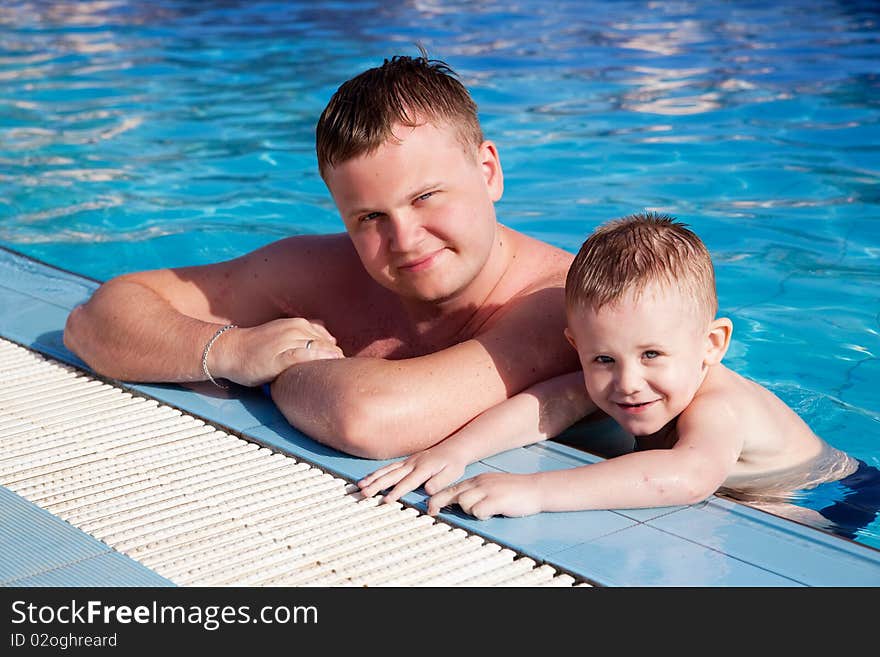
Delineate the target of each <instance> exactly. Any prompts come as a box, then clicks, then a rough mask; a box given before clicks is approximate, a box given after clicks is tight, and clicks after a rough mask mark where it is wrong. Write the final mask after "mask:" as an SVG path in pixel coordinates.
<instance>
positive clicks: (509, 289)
mask: <svg viewBox="0 0 880 657" xmlns="http://www.w3.org/2000/svg"><path fill="white" fill-rule="evenodd" d="M317 154H318V164H319V169H320V172H321V175H322V177H323V179H324V181H325V183H326V184H327V187H328V189H329V191H330V193H331V195H332V197H333V199H334V201H335V203H336V206H337V208H338V209H339V212H340V215H341V217H342V219H343V221H344V224H345V228H346V233H340V234H334V235H320V236H308V235H302V236H296V237H290V238H287V239H283V240H280V241H278V242H275V243H272V244H269V245H267V246H265V247H262V248H260V249H257V250H256V251H254V252H252V253H248V254H246V255H244V256H241V257H239V258H236V259H234V260H230V261H227V262H221V263H217V264H212V265H206V266H200V267H183V268H179V269H166V270H156V271H149V272H139V273H133V274H126V275H123V276H119V277H117V278H114V279H111V280H110V281H108V282H106V283H105V284H103V285H102V286H101V287H100V288H99V289H98V290H97V291H96V292H95V294H94V295H93V296H92V298H91V299H90V300H89V301H88V302H87V303H86V304H84V305H82V306H79V307H77V308H75V309H74V310H73V312H71V314H70V316H69V318H68V321H67V325H66V327H65V332H64V340H65V344H66V345H67V347H68V348H69V349H71V350H72V351H73V352H75V353H76V354H77V355H79V356H80V357H81V358H82V359H83V360H84V361H85V362H86V363H88V364H89V365H90V366H91V367H92V368H93V369H94V370H95V371H96V372H98V373H101V374H103V375H105V376H109V377H113V378H117V379H122V380H129V381H169V382H186V381H198V380H206V379H210V380H212V381H214V382H215V383H216V382H217V381H216V379H221V378H223V379H227V380H230V381H234V382H236V383H239V384H242V385H245V386H256V385H262V384H265V383H271V394H272V398H273V400H274V401H275V403H276V404H277V405H278V407H279V409H280V410H281V412H282V413H283V414H284V416H285V417H286V418H287V419H288V420H289V421H290V423H291V424H293V425H294V426H296V427H297V428H298V429H300V430H301V431H303V432H305V433H307V434H308V435H310V436H311V437H313V438H315V439H316V440H319V441H321V442H323V443H325V444H328V445H330V446H332V447H335V448H337V449H339V450H342V451H344V452H348V453H350V454H354V455H358V456H364V457H367V458H392V457H395V456H400V455H405V454H410V453H412V452H414V451H416V450H419V449H424V448H425V447H428V446H430V445H433V444H435V443H437V442H439V441H440V440H442V439H443V438H445V437H446V436H448V435H449V434H451V433H453V432H454V431H456V430H457V429H458V428H460V427H461V426H462V425H464V424H466V423H467V422H469V421H470V420H471V419H473V418H474V417H475V416H477V415H479V414H480V413H482V412H483V411H484V410H486V409H487V408H489V407H491V406H493V405H495V404H497V403H499V402H501V401H502V400H504V399H506V398H507V397H509V396H511V395H513V394H516V393H517V392H519V391H521V390H522V389H524V388H526V387H528V386H530V385H532V384H533V383H535V382H537V381H540V380H544V379H547V378H550V377H553V376H556V375H559V374H562V373H565V372H569V371H573V370H577V369H578V368H579V365H578V361H577V354H576V353H575V351H574V350H573V349H572V348H571V347H570V346H569V345H568V344H567V342H566V340H565V337H564V335H563V329H564V327H565V309H564V292H563V288H564V282H565V275H566V272H567V269H568V265H569V264H570V262H571V260H572V255H571V254H569V253H567V252H565V251H563V250H561V249H557V248H554V247H552V246H550V245H548V244H545V243H543V242H539V241H537V240H534V239H532V238H529V237H527V236H525V235H523V234H521V233H518V232H516V231H513V230H511V229H509V228H507V227H505V226H503V225H501V224H499V223H498V222H497V220H496V217H495V207H494V203H495V202H496V201H497V200H499V199H500V198H501V194H502V192H503V187H504V184H503V174H502V170H501V163H500V160H499V157H498V152H497V149H496V147H495V144H493V143H492V142H491V141H486V140H484V139H483V135H482V131H481V129H480V126H479V121H478V119H477V108H476V105H475V103H474V102H473V100H472V99H471V97H470V95H469V94H468V92H467V90H466V89H465V88H464V86H462V85H461V83H460V82H459V81H458V80H457V79H456V77H455V74H454V72H453V71H452V70H451V69H450V68H449V67H448V66H447V65H446V64H444V63H443V62H440V61H437V60H428V59H427V57H425V56H424V53H423V56H422V57H418V58H410V57H394V58H392V59H391V60H386V61H385V62H384V63H383V65H382V66H379V67H376V68H373V69H369V70H367V71H365V72H363V73H361V74H360V75H358V76H356V77H355V78H353V79H352V80H349V81H348V82H346V83H345V84H343V85H342V86H341V87H340V88H339V89H338V90H337V92H336V94H334V96H333V98H331V100H330V102H329V103H328V105H327V107H326V108H325V110H324V112H323V113H322V115H321V118H320V120H319V121H318V126H317ZM218 385H220V384H218Z"/></svg>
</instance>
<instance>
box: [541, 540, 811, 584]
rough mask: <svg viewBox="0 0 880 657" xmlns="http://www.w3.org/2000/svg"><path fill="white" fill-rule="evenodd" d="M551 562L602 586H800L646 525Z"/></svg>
mask: <svg viewBox="0 0 880 657" xmlns="http://www.w3.org/2000/svg"><path fill="white" fill-rule="evenodd" d="M552 563H554V564H557V565H558V566H560V567H562V568H565V569H568V570H570V571H572V572H575V573H578V574H581V575H582V576H584V577H586V578H588V579H590V580H592V581H594V582H596V583H597V584H601V585H605V586H715V587H732V586H772V587H784V586H800V584H798V582H796V581H794V580H791V579H788V578H785V577H782V576H780V575H777V574H775V573H773V572H770V571H768V570H764V569H763V568H758V567H757V566H754V565H752V564H750V563H746V562H744V561H740V560H739V559H736V558H734V557H732V556H730V555H727V554H724V553H722V552H718V551H716V550H712V549H710V548H707V547H705V546H702V545H697V544H695V543H692V542H690V541H688V540H685V539H683V538H681V537H679V536H675V535H674V534H668V533H666V532H664V531H661V530H659V529H657V528H655V527H650V526H648V525H635V526H633V527H630V528H628V529H624V530H623V531H620V532H617V533H615V534H610V535H608V536H604V537H602V538H599V539H597V540H595V541H591V542H589V543H584V544H581V545H577V546H575V547H573V548H570V549H568V550H565V551H564V552H557V553H555V554H554V555H553V559H552Z"/></svg>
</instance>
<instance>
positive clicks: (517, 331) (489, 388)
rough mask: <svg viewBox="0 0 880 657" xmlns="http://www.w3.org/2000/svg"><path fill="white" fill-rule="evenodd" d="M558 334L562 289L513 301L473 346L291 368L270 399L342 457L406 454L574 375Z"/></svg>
mask: <svg viewBox="0 0 880 657" xmlns="http://www.w3.org/2000/svg"><path fill="white" fill-rule="evenodd" d="M564 326H565V317H564V301H563V297H562V289H561V288H548V289H544V290H541V291H540V292H536V293H533V294H532V295H530V296H529V297H526V298H523V299H519V300H517V301H515V302H511V304H510V306H509V307H508V308H505V310H504V315H503V317H501V318H499V319H498V320H497V321H496V322H495V324H494V325H493V326H492V327H491V328H489V329H488V330H486V331H485V332H484V333H482V334H480V335H478V336H477V337H476V338H474V339H470V340H466V341H464V342H461V343H458V344H455V345H453V346H451V347H448V348H446V349H442V350H440V351H437V352H434V353H431V354H427V355H425V356H419V357H416V358H409V359H404V360H385V359H379V358H346V359H340V360H324V361H321V362H313V363H303V364H302V365H298V366H296V367H292V368H290V369H289V370H287V371H286V372H284V373H283V374H282V375H281V376H279V377H278V379H276V381H275V382H274V383H273V384H272V398H273V400H275V403H276V404H277V406H278V408H279V409H280V410H281V412H282V413H283V414H284V416H285V417H286V418H287V420H288V421H289V422H290V423H291V424H292V425H293V426H295V427H297V428H298V429H300V430H301V431H303V432H305V433H306V434H308V435H310V436H311V437H313V438H315V439H316V440H318V441H320V442H323V443H325V444H328V445H330V446H331V447H335V448H337V449H339V450H341V451H343V452H347V453H349V454H354V455H357V456H362V457H365V458H375V459H387V458H394V457H397V456H403V455H407V454H413V453H415V452H417V451H420V450H423V449H426V448H427V447H430V446H432V445H435V444H437V443H438V442H440V441H441V440H443V439H444V438H446V437H447V436H449V435H451V434H453V433H454V432H456V431H457V430H459V429H460V428H461V427H463V426H464V425H465V424H467V423H468V422H470V421H471V420H472V419H474V418H475V417H476V416H478V415H479V414H481V413H483V412H484V411H486V410H487V409H489V408H492V407H493V406H495V405H496V404H499V403H501V402H502V401H504V400H505V399H507V398H508V397H511V396H513V395H515V394H516V393H518V392H520V391H522V390H524V389H526V388H528V387H529V386H531V385H534V384H535V383H536V382H538V381H544V380H547V379H551V378H553V377H557V376H560V375H562V374H563V373H565V372H571V371H572V370H574V369H576V368H578V367H579V363H578V360H577V353H576V352H575V351H574V349H573V348H572V347H571V345H569V344H568V343H567V341H566V340H565V338H564V335H563V329H564ZM562 428H565V427H562ZM533 437H534V439H536V440H537V439H539V438H537V436H533Z"/></svg>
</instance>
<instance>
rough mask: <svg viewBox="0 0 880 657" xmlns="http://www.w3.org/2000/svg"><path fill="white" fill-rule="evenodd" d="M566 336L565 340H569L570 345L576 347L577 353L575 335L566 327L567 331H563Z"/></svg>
mask: <svg viewBox="0 0 880 657" xmlns="http://www.w3.org/2000/svg"><path fill="white" fill-rule="evenodd" d="M562 332H563V333H564V334H565V339H566V340H568V344H570V345H571V346H572V347H574V350H575V351H577V348H578V346H577V343H575V341H574V335H572V333H571V331H569V330H568V327H565V330H563V331H562Z"/></svg>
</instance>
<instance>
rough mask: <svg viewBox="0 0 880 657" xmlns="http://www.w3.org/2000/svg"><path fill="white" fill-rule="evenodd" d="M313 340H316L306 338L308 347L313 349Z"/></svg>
mask: <svg viewBox="0 0 880 657" xmlns="http://www.w3.org/2000/svg"><path fill="white" fill-rule="evenodd" d="M313 342H314V340H306V349H311V348H312V343H313Z"/></svg>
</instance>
